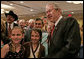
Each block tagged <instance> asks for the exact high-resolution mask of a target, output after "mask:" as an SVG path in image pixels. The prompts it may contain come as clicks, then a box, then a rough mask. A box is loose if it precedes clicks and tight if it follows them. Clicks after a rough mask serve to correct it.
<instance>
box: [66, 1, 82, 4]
mask: <svg viewBox="0 0 84 59" xmlns="http://www.w3.org/2000/svg"><path fill="white" fill-rule="evenodd" d="M66 2H68V3H74V4H82V3H83V1H66Z"/></svg>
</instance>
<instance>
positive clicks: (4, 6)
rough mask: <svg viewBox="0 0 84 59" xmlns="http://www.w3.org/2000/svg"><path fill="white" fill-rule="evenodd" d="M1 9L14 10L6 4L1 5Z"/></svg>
mask: <svg viewBox="0 0 84 59" xmlns="http://www.w3.org/2000/svg"><path fill="white" fill-rule="evenodd" d="M1 8H4V9H9V8H10V9H13V8H14V7H12V6H9V5H6V4H1Z"/></svg>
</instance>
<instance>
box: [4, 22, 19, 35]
mask: <svg viewBox="0 0 84 59" xmlns="http://www.w3.org/2000/svg"><path fill="white" fill-rule="evenodd" d="M5 24H6V36H8V29H7V28H8V24H7V22H5ZM13 26H18V24H16V23H14V25H13Z"/></svg>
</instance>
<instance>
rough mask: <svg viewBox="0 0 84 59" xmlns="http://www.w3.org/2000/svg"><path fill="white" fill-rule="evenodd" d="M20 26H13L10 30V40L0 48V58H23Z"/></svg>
mask: <svg viewBox="0 0 84 59" xmlns="http://www.w3.org/2000/svg"><path fill="white" fill-rule="evenodd" d="M23 36H24V35H23V31H22V29H21V28H20V27H17V26H16V27H14V28H13V29H12V32H11V42H10V43H8V44H6V45H4V47H3V48H2V49H1V58H23V57H24V50H25V48H24V47H23V46H22V45H21V44H20V41H21V40H22V38H23Z"/></svg>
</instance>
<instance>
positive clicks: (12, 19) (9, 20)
mask: <svg viewBox="0 0 84 59" xmlns="http://www.w3.org/2000/svg"><path fill="white" fill-rule="evenodd" d="M14 20H15V19H14V18H13V16H11V15H7V22H8V23H12V22H14Z"/></svg>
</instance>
